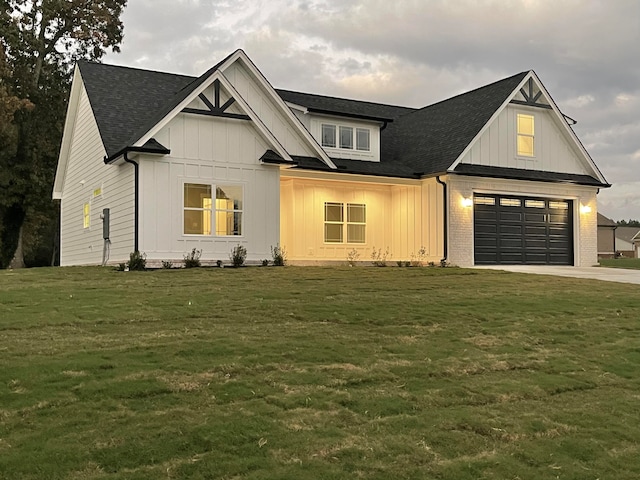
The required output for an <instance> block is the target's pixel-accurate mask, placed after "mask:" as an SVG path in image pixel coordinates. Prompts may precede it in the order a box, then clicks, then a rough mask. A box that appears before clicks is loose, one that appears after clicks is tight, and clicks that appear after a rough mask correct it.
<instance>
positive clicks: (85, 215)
mask: <svg viewBox="0 0 640 480" xmlns="http://www.w3.org/2000/svg"><path fill="white" fill-rule="evenodd" d="M90 226H91V204H90V203H85V204H84V205H83V206H82V227H83V228H89V227H90Z"/></svg>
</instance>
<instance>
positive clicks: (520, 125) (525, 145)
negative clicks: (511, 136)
mask: <svg viewBox="0 0 640 480" xmlns="http://www.w3.org/2000/svg"><path fill="white" fill-rule="evenodd" d="M517 132H518V134H517V143H518V145H517V150H518V156H520V157H533V156H534V149H533V145H534V141H533V140H534V134H535V125H534V117H533V115H526V114H524V113H518V114H517Z"/></svg>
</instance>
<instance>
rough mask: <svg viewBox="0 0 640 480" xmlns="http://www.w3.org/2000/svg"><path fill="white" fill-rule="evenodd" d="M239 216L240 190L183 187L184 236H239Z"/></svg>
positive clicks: (235, 187) (214, 186) (240, 217)
mask: <svg viewBox="0 0 640 480" xmlns="http://www.w3.org/2000/svg"><path fill="white" fill-rule="evenodd" d="M213 192H215V194H216V195H215V198H214V197H213V196H212V193H213ZM214 200H215V203H214ZM242 215H243V188H242V186H240V185H211V184H201V183H185V184H184V203H183V218H184V221H183V233H184V234H185V235H212V234H213V233H214V232H215V235H217V236H227V235H242Z"/></svg>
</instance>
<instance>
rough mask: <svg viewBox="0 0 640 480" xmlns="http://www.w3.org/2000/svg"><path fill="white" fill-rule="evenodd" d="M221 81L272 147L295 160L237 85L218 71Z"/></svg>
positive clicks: (289, 159)
mask: <svg viewBox="0 0 640 480" xmlns="http://www.w3.org/2000/svg"><path fill="white" fill-rule="evenodd" d="M218 73H219V77H218V79H219V80H220V83H221V84H222V86H223V87H224V88H226V89H227V91H229V92H230V93H231V95H232V96H233V98H234V99H235V101H236V103H238V104H240V107H241V108H242V110H244V112H245V114H246V115H248V116H249V118H250V119H251V120H252V121H253V123H254V124H255V126H256V127H257V129H258V131H259V132H260V134H261V135H262V137H263V138H264V139H265V140H266V141H267V142H268V143H270V144H271V146H272V147H274V148H275V150H276V152H277V153H278V154H279V155H280V156H281V157H282V158H284V159H285V160H287V161H293V159H292V158H291V155H289V152H287V150H286V149H285V148H284V146H283V145H282V144H281V143H280V142H279V141H278V139H277V138H276V137H275V135H273V133H271V131H270V130H269V129H268V128H267V126H266V125H265V124H264V122H263V121H262V120H261V119H260V117H259V116H258V115H257V114H256V112H254V111H253V109H252V108H251V107H250V106H249V104H248V103H247V102H246V101H245V99H244V98H242V96H241V95H240V93H239V92H238V91H237V90H236V89H235V87H234V86H233V85H232V84H231V82H230V81H229V79H228V78H227V77H225V75H224V73H222V72H218Z"/></svg>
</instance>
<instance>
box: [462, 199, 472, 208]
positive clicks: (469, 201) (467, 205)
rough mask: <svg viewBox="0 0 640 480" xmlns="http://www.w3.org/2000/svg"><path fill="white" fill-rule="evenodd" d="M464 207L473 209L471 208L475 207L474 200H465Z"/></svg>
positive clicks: (463, 201) (463, 200)
mask: <svg viewBox="0 0 640 480" xmlns="http://www.w3.org/2000/svg"><path fill="white" fill-rule="evenodd" d="M462 206H463V207H471V206H473V198H463V199H462Z"/></svg>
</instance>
